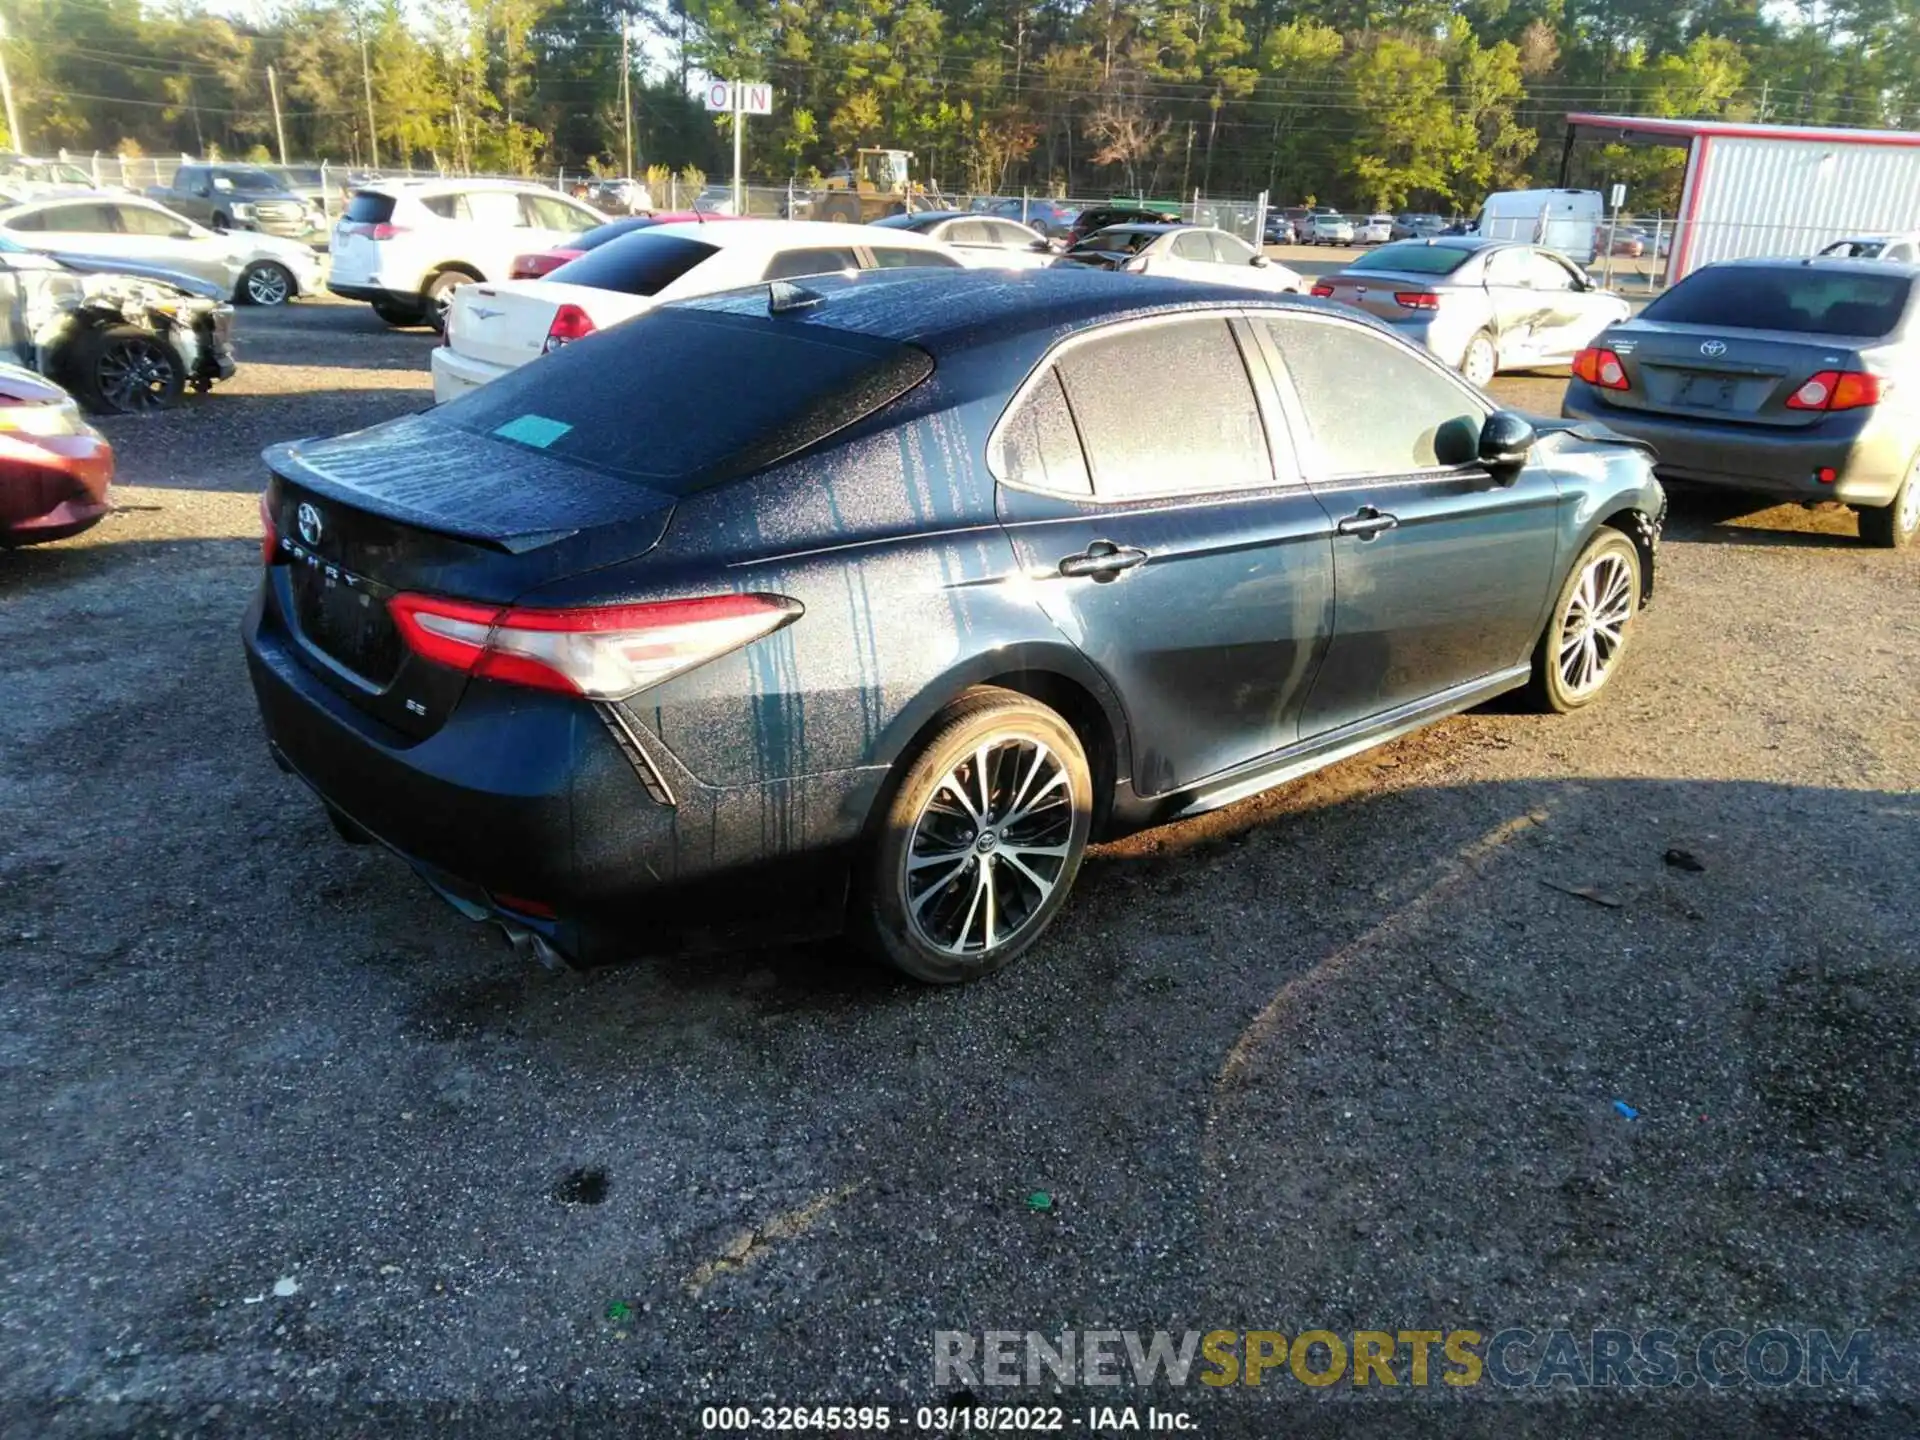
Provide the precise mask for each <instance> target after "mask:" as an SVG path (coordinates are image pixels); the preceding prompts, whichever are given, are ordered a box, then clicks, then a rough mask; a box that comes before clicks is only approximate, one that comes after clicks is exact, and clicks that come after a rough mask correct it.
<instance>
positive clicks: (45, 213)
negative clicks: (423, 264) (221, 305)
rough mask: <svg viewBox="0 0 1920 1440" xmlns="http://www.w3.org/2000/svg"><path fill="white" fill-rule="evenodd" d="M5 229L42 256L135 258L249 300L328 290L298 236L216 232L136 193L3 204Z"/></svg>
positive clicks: (278, 300)
mask: <svg viewBox="0 0 1920 1440" xmlns="http://www.w3.org/2000/svg"><path fill="white" fill-rule="evenodd" d="M0 235H5V236H6V237H7V238H8V239H9V240H12V241H15V242H16V243H18V244H20V245H23V246H25V247H26V248H27V249H29V250H38V251H41V252H42V253H43V254H51V255H79V256H85V257H87V258H89V259H101V260H131V261H134V262H136V263H138V264H140V265H145V266H150V267H153V268H155V269H160V270H172V271H176V272H179V273H180V274H184V275H191V276H193V277H194V278H195V279H198V280H204V281H206V282H207V283H208V284H210V285H215V286H217V287H219V289H220V291H221V292H222V293H223V294H226V295H230V296H232V297H233V298H234V299H235V300H236V301H238V302H240V303H241V304H246V305H284V304H285V303H286V302H287V301H289V300H291V299H293V298H294V297H295V296H296V295H313V294H317V293H319V291H320V290H321V289H322V288H323V272H322V270H321V264H320V257H319V256H317V255H315V254H314V253H313V251H312V249H311V248H310V247H308V246H306V245H303V244H301V243H300V242H299V241H298V240H282V239H280V238H278V237H277V236H273V235H262V234H259V233H258V232H257V231H253V230H230V231H226V232H215V231H212V230H208V229H206V228H205V227H204V226H200V225H196V224H194V223H193V221H191V220H188V219H186V218H185V217H183V216H180V215H176V214H174V212H173V211H171V210H169V209H167V207H166V206H164V205H158V204H155V203H154V202H153V201H151V200H148V199H145V198H143V197H141V196H138V195H118V194H111V193H108V192H106V191H97V192H95V193H93V194H91V195H60V196H49V197H46V198H43V199H37V200H29V201H27V202H26V203H25V204H21V205H14V206H11V207H9V208H8V209H5V210H0Z"/></svg>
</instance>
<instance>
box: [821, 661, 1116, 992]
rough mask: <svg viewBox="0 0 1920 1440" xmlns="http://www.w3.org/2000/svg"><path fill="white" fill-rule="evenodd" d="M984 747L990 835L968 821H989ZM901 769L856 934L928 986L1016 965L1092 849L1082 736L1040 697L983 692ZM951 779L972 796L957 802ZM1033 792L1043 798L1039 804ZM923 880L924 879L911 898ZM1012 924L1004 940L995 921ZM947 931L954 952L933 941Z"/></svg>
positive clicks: (862, 885)
mask: <svg viewBox="0 0 1920 1440" xmlns="http://www.w3.org/2000/svg"><path fill="white" fill-rule="evenodd" d="M1042 747H1044V750H1043V749H1042ZM983 750H984V751H985V752H986V754H987V761H986V766H985V770H986V772H987V777H986V795H987V800H988V804H987V808H986V812H985V813H986V817H987V821H988V823H987V824H986V825H984V826H983V825H981V824H980V823H979V822H978V821H977V820H975V819H974V818H973V817H974V816H975V815H978V814H979V813H981V812H980V810H979V808H978V797H979V795H980V793H981V792H980V791H979V789H977V788H973V787H976V786H977V785H978V782H979V779H980V774H979V772H980V768H981V767H980V765H979V761H978V756H979V755H980V754H981V752H982V751H983ZM895 773H896V775H897V776H898V781H897V783H896V784H895V785H894V787H893V791H892V794H891V797H890V799H889V800H888V801H887V803H886V806H885V808H884V809H883V810H882V812H881V814H880V817H879V818H880V829H879V831H878V833H877V834H875V835H874V836H873V837H872V841H871V843H870V844H869V846H868V847H867V852H866V857H865V860H864V863H863V866H862V870H861V874H860V877H859V883H858V885H857V887H856V891H855V900H854V906H855V911H854V915H853V917H852V918H853V921H854V928H855V930H856V931H857V932H859V933H860V934H861V936H862V938H863V939H865V940H866V941H867V942H868V944H869V945H870V946H871V947H872V948H874V949H875V950H877V951H878V953H879V954H880V955H882V956H883V957H885V959H887V960H888V961H889V962H890V963H891V964H893V965H894V966H896V967H898V968H899V969H900V970H903V971H905V972H906V973H907V974H908V975H911V976H912V977H913V978H914V979H916V980H920V981H924V982H925V983H927V984H929V985H958V984H961V983H963V982H965V981H968V980H978V979H980V978H981V977H982V976H986V975H991V974H992V973H993V972H994V971H996V970H1000V969H1002V968H1004V967H1005V966H1007V965H1010V964H1012V963H1013V962H1014V961H1015V960H1017V959H1019V958H1020V956H1021V955H1023V954H1025V953H1026V952H1027V951H1028V950H1029V949H1030V948H1032V946H1033V944H1034V942H1035V941H1037V940H1038V939H1039V938H1040V936H1041V935H1043V934H1044V933H1045V932H1046V929H1047V927H1048V926H1049V925H1050V924H1052V922H1053V918H1054V916H1055V915H1056V914H1058V913H1059V910H1060V907H1061V906H1062V905H1064V904H1065V903H1066V899H1067V895H1068V893H1069V892H1070V891H1071V890H1072V889H1073V882H1074V878H1075V876H1077V875H1078V874H1079V871H1080V861H1081V858H1082V856H1084V855H1085V853H1086V848H1087V836H1088V833H1089V831H1090V829H1091V827H1092V817H1093V780H1092V775H1091V772H1090V771H1089V769H1088V766H1087V757H1086V752H1085V750H1084V749H1083V748H1082V746H1081V744H1080V738H1079V736H1077V735H1076V734H1074V731H1073V727H1072V726H1070V725H1068V724H1067V722H1066V721H1065V720H1063V719H1062V718H1061V717H1060V716H1059V715H1058V714H1056V713H1055V712H1054V711H1052V710H1050V709H1048V708H1047V707H1046V706H1045V705H1042V704H1040V703H1039V702H1038V701H1037V700H1032V699H1029V698H1028V697H1027V696H1025V695H1020V694H1016V693H1015V692H1013V691H1011V690H999V689H991V688H984V687H983V688H981V689H978V690H973V691H969V692H968V693H967V694H966V695H964V696H962V697H961V698H960V699H959V700H957V701H955V702H954V703H953V704H952V705H950V706H948V707H947V709H946V710H945V711H943V712H942V713H941V715H940V716H939V717H938V718H937V719H936V721H935V722H934V724H933V725H932V726H931V727H930V737H929V738H928V739H927V741H926V742H925V743H924V744H923V745H921V747H920V748H919V749H918V750H917V751H916V752H914V753H913V754H912V755H910V756H907V757H905V758H903V759H902V761H901V762H900V768H898V769H897V770H896V772H895ZM950 778H958V779H959V781H960V784H961V785H962V786H964V787H968V788H969V789H970V795H969V796H967V797H958V796H957V792H956V791H955V790H954V789H952V788H950V787H949V785H948V781H949V779H950ZM1023 782H1024V783H1023ZM1036 784H1037V788H1035V787H1036ZM1028 792H1031V794H1032V795H1038V796H1040V797H1041V803H1040V804H1039V805H1038V806H1033V805H1032V804H1031V803H1030V800H1031V795H1029V794H1028ZM1055 792H1057V793H1058V795H1059V797H1060V798H1058V799H1055V798H1053V794H1054V793H1055ZM1008 821H1011V822H1012V823H1011V824H1009V823H1007V822H1008ZM988 837H991V838H988ZM1016 841H1018V842H1020V843H1018V844H1016ZM1033 847H1040V848H1042V849H1058V850H1060V852H1061V853H1060V854H1059V855H1057V856H1054V855H1042V854H1039V853H1038V852H1037V851H1036V849H1035V848H1033ZM1022 856H1025V857H1026V858H1025V859H1022V858H1020V857H1022ZM948 860H951V862H952V864H951V868H947V866H946V862H947V861H948ZM983 867H984V870H983ZM1056 867H1057V868H1056ZM917 875H918V876H923V877H925V876H930V878H923V879H921V880H920V881H919V882H918V883H919V885H920V888H919V890H918V892H917V893H916V892H915V889H914V886H915V884H916V878H915V877H916V876H917ZM1043 883H1045V884H1046V885H1047V886H1048V888H1046V889H1044V890H1043V889H1042V884H1043ZM1002 887H1004V889H1003V888H1002ZM983 898H984V899H985V900H987V902H988V905H987V908H986V909H985V910H982V909H981V908H980V901H981V900H982V899H983ZM1009 915H1011V916H1012V917H1013V927H1012V929H1011V930H1009V931H1007V932H1006V933H1005V934H1004V935H1001V936H997V937H996V936H995V934H994V932H995V930H996V928H997V927H996V917H997V920H998V922H999V923H1002V924H1004V923H1005V920H1006V918H1007V917H1008V916H1009ZM943 934H944V935H945V936H946V938H947V942H948V943H945V944H942V943H937V941H938V940H939V938H940V937H941V936H942V935H943ZM976 936H977V938H978V940H979V943H978V944H977V945H976V944H973V943H972V941H973V940H974V939H975V938H976ZM990 937H991V938H990ZM956 942H957V943H956Z"/></svg>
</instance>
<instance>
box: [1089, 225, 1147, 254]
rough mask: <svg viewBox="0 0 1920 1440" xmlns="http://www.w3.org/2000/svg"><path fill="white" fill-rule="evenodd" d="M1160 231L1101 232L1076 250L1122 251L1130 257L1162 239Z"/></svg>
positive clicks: (1091, 236)
mask: <svg viewBox="0 0 1920 1440" xmlns="http://www.w3.org/2000/svg"><path fill="white" fill-rule="evenodd" d="M1160 235H1161V232H1160V231H1158V230H1101V231H1097V232H1096V233H1094V234H1092V235H1089V236H1088V237H1087V238H1086V239H1084V240H1082V241H1081V242H1080V243H1079V244H1078V245H1076V246H1074V247H1073V248H1074V249H1075V250H1090V251H1094V252H1096V253H1100V252H1105V253H1109V254H1111V253H1113V252H1115V251H1122V252H1124V253H1126V254H1128V255H1135V254H1138V253H1139V252H1140V251H1142V250H1144V249H1146V248H1147V247H1148V246H1149V245H1151V244H1153V242H1154V241H1156V240H1158V239H1159V238H1160Z"/></svg>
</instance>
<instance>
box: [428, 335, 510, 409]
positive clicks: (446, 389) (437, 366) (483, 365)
mask: <svg viewBox="0 0 1920 1440" xmlns="http://www.w3.org/2000/svg"><path fill="white" fill-rule="evenodd" d="M429 368H431V369H432V371H433V403H434V404H436V405H444V404H446V402H447V401H449V400H458V399H459V398H460V397H461V396H462V395H465V394H468V393H470V392H471V391H474V390H478V389H479V388H480V387H481V386H482V385H485V384H486V383H487V382H488V381H490V380H497V379H499V378H500V377H501V376H502V375H505V374H506V373H507V371H508V369H509V367H508V366H505V365H495V364H493V363H492V362H491V361H487V360H476V359H474V358H473V357H472V356H471V355H462V354H460V353H459V352H458V351H457V350H455V349H454V348H453V347H452V346H450V345H441V346H438V347H436V348H435V350H434V352H433V359H432V360H431V361H430V362H429Z"/></svg>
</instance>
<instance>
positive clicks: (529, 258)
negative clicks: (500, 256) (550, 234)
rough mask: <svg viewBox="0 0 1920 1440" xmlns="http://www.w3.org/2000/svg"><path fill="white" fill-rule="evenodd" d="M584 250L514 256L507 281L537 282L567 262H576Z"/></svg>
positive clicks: (550, 251)
mask: <svg viewBox="0 0 1920 1440" xmlns="http://www.w3.org/2000/svg"><path fill="white" fill-rule="evenodd" d="M584 254H586V251H584V250H546V251H542V252H541V253H539V254H537V255H516V256H514V257H513V269H512V270H511V271H510V272H509V274H508V276H507V278H508V279H509V280H539V279H541V278H542V277H544V276H547V275H551V274H552V273H553V272H554V271H556V270H558V269H559V268H560V267H561V266H562V265H564V264H566V263H567V262H568V261H569V260H578V259H579V258H580V257H581V256H582V255H584Z"/></svg>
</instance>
